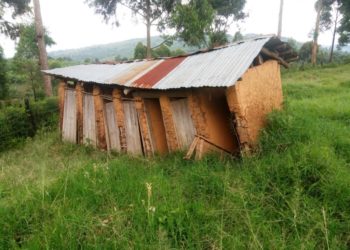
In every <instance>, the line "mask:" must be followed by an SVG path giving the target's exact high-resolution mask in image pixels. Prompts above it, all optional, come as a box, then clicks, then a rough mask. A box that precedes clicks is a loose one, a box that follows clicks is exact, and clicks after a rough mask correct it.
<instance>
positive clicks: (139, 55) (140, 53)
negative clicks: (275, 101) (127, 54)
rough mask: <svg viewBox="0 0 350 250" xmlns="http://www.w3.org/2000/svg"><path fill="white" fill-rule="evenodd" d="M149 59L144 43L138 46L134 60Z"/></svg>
mask: <svg viewBox="0 0 350 250" xmlns="http://www.w3.org/2000/svg"><path fill="white" fill-rule="evenodd" d="M146 57H147V48H146V46H145V45H143V43H142V42H139V43H137V44H136V47H135V49H134V58H135V59H144V58H146Z"/></svg>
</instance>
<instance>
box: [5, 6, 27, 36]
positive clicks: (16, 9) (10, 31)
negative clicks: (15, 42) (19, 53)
mask: <svg viewBox="0 0 350 250" xmlns="http://www.w3.org/2000/svg"><path fill="white" fill-rule="evenodd" d="M29 3H30V0H0V32H1V33H3V34H5V35H7V36H9V37H11V38H15V37H16V36H17V34H18V33H17V31H18V29H17V28H18V26H17V25H16V24H13V23H12V22H11V21H8V20H6V19H5V17H4V14H5V12H6V11H10V12H11V14H12V18H15V17H16V16H19V15H23V14H24V13H26V12H27V11H29V10H30V8H29Z"/></svg>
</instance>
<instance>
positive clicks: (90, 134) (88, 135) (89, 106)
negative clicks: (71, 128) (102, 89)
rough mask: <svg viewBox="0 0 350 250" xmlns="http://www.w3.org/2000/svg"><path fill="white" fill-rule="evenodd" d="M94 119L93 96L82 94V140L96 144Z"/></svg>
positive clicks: (85, 142)
mask: <svg viewBox="0 0 350 250" xmlns="http://www.w3.org/2000/svg"><path fill="white" fill-rule="evenodd" d="M96 141H97V138H96V119H95V105H94V97H93V96H92V95H91V94H87V93H85V94H84V101H83V142H84V144H90V145H92V146H96V145H97V144H96Z"/></svg>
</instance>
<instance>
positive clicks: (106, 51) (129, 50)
mask: <svg viewBox="0 0 350 250" xmlns="http://www.w3.org/2000/svg"><path fill="white" fill-rule="evenodd" d="M162 41H163V39H162V38H161V37H159V36H155V37H152V46H153V47H154V46H157V45H158V44H160V43H162ZM138 42H142V43H144V44H146V39H145V38H135V39H130V40H126V41H121V42H115V43H109V44H101V45H95V46H90V47H84V48H79V49H69V50H60V51H53V52H50V53H49V56H50V57H53V58H60V57H61V58H64V57H65V58H71V59H72V60H73V61H84V60H85V59H87V58H89V59H99V60H110V59H114V58H115V57H116V56H120V57H123V58H124V57H126V58H132V57H133V56H134V48H135V46H136V44H137V43H138ZM177 48H181V49H183V50H185V51H186V52H190V51H194V50H196V49H197V48H193V47H188V46H185V44H184V43H182V42H174V44H173V45H172V46H171V49H173V50H174V49H177Z"/></svg>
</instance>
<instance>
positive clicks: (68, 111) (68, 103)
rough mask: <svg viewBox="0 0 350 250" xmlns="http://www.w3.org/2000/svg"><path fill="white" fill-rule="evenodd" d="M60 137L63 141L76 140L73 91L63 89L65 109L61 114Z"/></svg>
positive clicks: (75, 114) (75, 113) (74, 141)
mask: <svg viewBox="0 0 350 250" xmlns="http://www.w3.org/2000/svg"><path fill="white" fill-rule="evenodd" d="M62 138H63V140H65V141H69V142H73V143H76V142H77V112H76V99H75V91H74V90H71V89H67V90H66V91H65V109H64V114H63V124H62Z"/></svg>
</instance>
